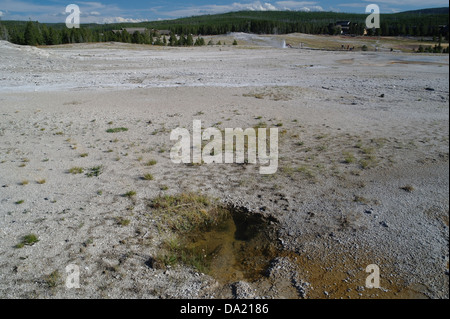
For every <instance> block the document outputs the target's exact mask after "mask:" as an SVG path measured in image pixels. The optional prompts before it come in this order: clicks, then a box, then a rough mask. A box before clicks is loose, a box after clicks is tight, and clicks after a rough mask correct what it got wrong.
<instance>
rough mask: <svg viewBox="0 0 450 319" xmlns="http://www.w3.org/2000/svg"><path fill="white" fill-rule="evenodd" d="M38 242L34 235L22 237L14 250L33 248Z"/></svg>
mask: <svg viewBox="0 0 450 319" xmlns="http://www.w3.org/2000/svg"><path fill="white" fill-rule="evenodd" d="M38 241H39V238H38V236H37V235H35V234H29V235H25V236H23V237H22V240H21V242H20V243H18V244H17V245H16V248H23V247H24V246H33V245H34V244H36V243H37V242H38Z"/></svg>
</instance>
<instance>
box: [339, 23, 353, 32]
mask: <svg viewBox="0 0 450 319" xmlns="http://www.w3.org/2000/svg"><path fill="white" fill-rule="evenodd" d="M351 25H352V22H351V21H338V22H336V24H335V27H336V28H337V29H340V30H341V34H349V33H350V27H351Z"/></svg>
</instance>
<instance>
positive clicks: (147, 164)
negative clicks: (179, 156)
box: [145, 159, 158, 166]
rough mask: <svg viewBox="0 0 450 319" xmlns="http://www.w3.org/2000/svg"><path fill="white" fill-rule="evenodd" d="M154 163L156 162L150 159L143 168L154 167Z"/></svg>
mask: <svg viewBox="0 0 450 319" xmlns="http://www.w3.org/2000/svg"><path fill="white" fill-rule="evenodd" d="M156 163H158V162H157V161H156V160H154V159H152V160H149V161H148V162H146V163H145V166H153V165H156Z"/></svg>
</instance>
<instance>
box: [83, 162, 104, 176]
mask: <svg viewBox="0 0 450 319" xmlns="http://www.w3.org/2000/svg"><path fill="white" fill-rule="evenodd" d="M102 173H103V165H99V166H94V167H92V168H90V169H89V172H87V173H86V176H87V177H98V176H100V174H102Z"/></svg>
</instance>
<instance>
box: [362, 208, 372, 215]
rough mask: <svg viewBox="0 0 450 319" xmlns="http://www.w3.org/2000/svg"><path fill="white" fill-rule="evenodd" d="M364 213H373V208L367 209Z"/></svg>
mask: <svg viewBox="0 0 450 319" xmlns="http://www.w3.org/2000/svg"><path fill="white" fill-rule="evenodd" d="M364 213H366V214H369V215H371V214H373V210H372V209H366V210H365V211H364Z"/></svg>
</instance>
